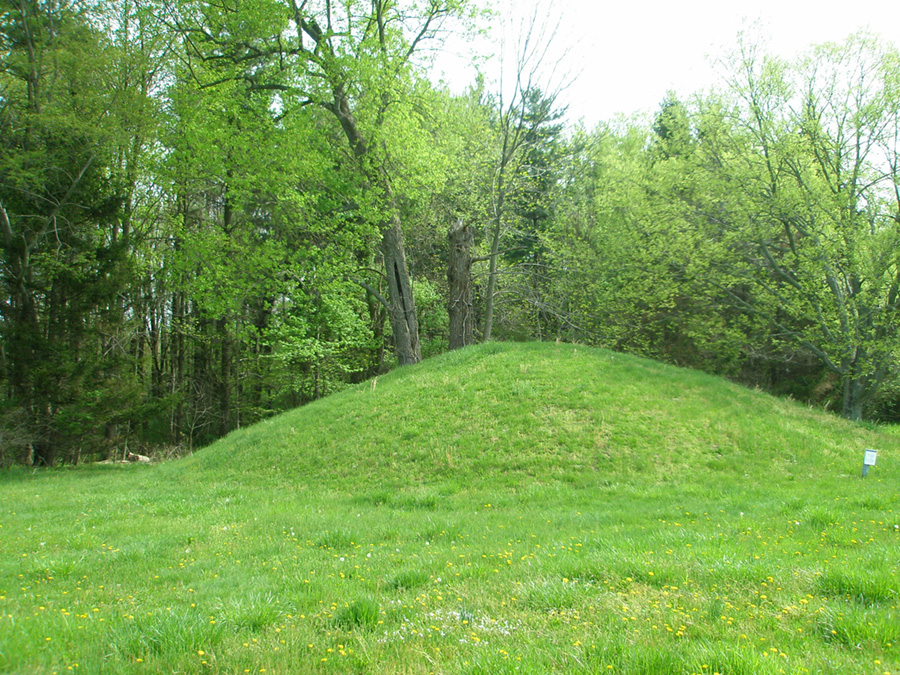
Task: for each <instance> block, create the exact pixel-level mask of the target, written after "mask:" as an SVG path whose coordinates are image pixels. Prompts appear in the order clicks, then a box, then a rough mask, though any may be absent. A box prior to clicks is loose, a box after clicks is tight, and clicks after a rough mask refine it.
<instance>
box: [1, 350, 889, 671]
mask: <svg viewBox="0 0 900 675" xmlns="http://www.w3.org/2000/svg"><path fill="white" fill-rule="evenodd" d="M898 446H900V433H898V431H897V429H896V428H884V427H882V428H878V427H874V426H871V425H858V424H851V423H849V422H846V421H843V420H840V419H838V418H836V417H834V416H833V415H829V414H827V413H822V412H820V411H816V410H813V409H810V408H808V407H805V406H800V405H797V404H795V403H792V402H789V401H783V400H779V399H775V398H772V397H770V396H767V395H765V394H763V393H761V392H757V391H750V390H747V389H744V388H741V387H739V386H737V385H734V384H731V383H728V382H725V381H724V380H721V379H719V378H715V377H711V376H708V375H705V374H702V373H698V372H695V371H686V370H680V369H677V368H673V367H669V366H665V365H661V364H659V363H656V362H653V361H647V360H642V359H638V358H634V357H629V356H624V355H620V354H614V353H611V352H607V351H603V350H596V349H589V348H585V347H581V346H573V345H557V344H525V345H500V344H490V345H484V346H480V347H476V348H469V349H465V350H462V351H460V352H455V353H451V354H447V355H444V356H441V357H437V358H434V359H430V360H428V361H426V362H424V363H422V364H420V365H418V366H414V367H409V368H404V369H401V370H399V371H396V372H394V373H391V374H389V375H386V376H381V377H379V378H378V379H377V380H374V381H371V382H367V383H365V384H363V385H359V386H357V387H354V388H352V389H350V390H347V391H345V392H342V393H340V394H337V395H335V396H332V397H329V398H328V399H324V400H322V401H319V402H317V403H315V404H313V405H310V406H307V407H305V408H302V409H299V410H296V411H292V412H290V413H287V414H284V415H281V416H279V417H276V418H273V419H271V420H269V421H267V422H264V423H262V424H259V425H256V426H254V427H251V428H248V429H244V430H241V431H238V432H236V433H234V434H231V435H230V436H229V437H227V438H225V439H223V440H222V441H220V442H218V443H216V444H214V445H212V446H210V447H209V448H206V449H203V450H200V451H198V452H196V453H195V454H194V455H193V456H192V457H189V458H185V459H182V460H178V461H173V462H169V463H166V464H160V465H153V466H93V467H80V468H77V469H60V470H52V471H37V472H35V471H33V470H30V469H29V470H25V469H17V470H11V471H6V472H3V473H0V672H4V673H22V674H31V673H35V674H37V673H40V674H44V673H47V674H50V673H59V674H64V673H72V672H74V673H83V674H85V675H93V674H95V673H109V674H114V673H115V674H118V673H269V674H270V675H271V674H273V673H279V674H281V673H284V674H294V673H361V674H362V673H385V674H386V673H410V674H419V673H422V674H424V673H448V674H449V673H454V674H455V673H460V674H470V675H474V674H484V675H488V674H494V673H501V674H502V673H647V674H662V673H684V674H688V673H699V674H704V675H705V674H712V673H723V674H725V673H728V674H731V673H736V674H748V675H749V674H757V673H760V674H768V673H773V674H774V673H790V674H800V673H841V674H853V673H858V674H877V675H883V674H891V675H900V508H898V498H900V468H898V459H900V457H898V455H900V453H898ZM867 448H871V449H876V450H878V461H877V464H876V466H875V467H874V468H872V469H871V470H870V472H869V475H868V477H866V478H862V477H861V475H860V473H861V469H862V462H863V453H864V450H865V449H867Z"/></svg>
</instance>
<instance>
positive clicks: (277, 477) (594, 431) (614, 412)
mask: <svg viewBox="0 0 900 675" xmlns="http://www.w3.org/2000/svg"><path fill="white" fill-rule="evenodd" d="M891 441H892V437H891V436H888V435H886V434H885V433H883V432H879V431H877V430H874V429H871V428H868V427H865V426H861V425H856V424H851V423H849V422H847V421H845V420H842V419H840V418H837V417H835V416H834V415H831V414H828V413H824V412H822V411H818V410H813V409H810V408H808V407H806V406H802V405H799V404H796V403H794V402H791V401H786V400H781V399H777V398H774V397H772V396H769V395H767V394H764V393H762V392H759V391H755V390H749V389H746V388H744V387H741V386H739V385H736V384H734V383H730V382H728V381H726V380H724V379H722V378H719V377H714V376H711V375H707V374H704V373H701V372H698V371H692V370H686V369H682V368H677V367H674V366H669V365H665V364H662V363H659V362H655V361H652V360H648V359H642V358H638V357H634V356H629V355H623V354H618V353H614V352H610V351H607V350H603V349H595V348H589V347H584V346H579V345H569V344H553V343H527V344H498V343H492V344H488V345H479V346H475V347H471V348H467V349H463V350H459V351H456V352H451V353H447V354H444V355H442V356H439V357H436V358H433V359H429V360H426V361H425V362H423V363H421V364H419V365H417V366H412V367H406V368H402V369H399V370H397V371H394V372H392V373H389V374H387V375H384V376H380V377H378V378H376V379H374V380H371V381H369V382H366V383H364V384H361V385H358V386H355V387H353V388H351V389H348V390H345V391H343V392H340V393H338V394H335V395H333V396H330V397H328V398H325V399H322V400H320V401H317V402H316V403H314V404H311V405H308V406H305V407H303V408H299V409H297V410H294V411H290V412H287V413H284V414H282V415H280V416H278V417H275V418H273V419H271V420H267V421H265V422H262V423H260V424H257V425H255V426H253V427H250V428H247V429H243V430H239V431H237V432H235V433H232V434H231V435H229V436H228V437H226V438H224V439H222V440H220V441H218V442H217V443H215V444H213V445H211V446H209V447H208V448H206V449H203V450H201V451H199V452H198V453H197V454H195V455H194V456H193V457H192V458H189V459H186V460H184V461H182V462H177V463H175V464H173V465H172V466H173V467H178V470H182V469H183V470H185V471H190V472H192V473H195V472H199V473H200V474H202V473H204V472H206V471H215V472H217V473H218V474H219V477H220V478H222V477H225V476H233V477H234V478H236V479H239V478H247V476H248V475H249V474H255V475H257V476H258V477H259V478H260V479H263V478H264V477H267V478H268V479H270V480H274V481H277V482H279V483H282V482H286V483H288V484H293V485H300V484H306V485H310V486H328V487H332V488H335V489H341V486H342V485H344V484H348V483H352V484H353V485H355V486H357V487H358V486H359V485H360V484H363V485H365V484H378V485H382V486H384V487H391V486H410V485H412V484H436V483H444V482H447V483H463V484H467V485H468V484H471V483H481V482H482V481H490V482H497V481H501V482H502V483H504V484H518V483H528V482H533V481H538V482H548V481H563V482H569V483H577V484H583V485H590V484H592V483H596V482H602V483H604V484H609V483H610V482H611V481H612V482H623V481H624V482H629V481H632V480H638V479H639V482H640V483H641V484H642V485H645V484H647V482H648V481H649V482H650V483H651V484H652V483H657V482H662V483H665V482H671V481H683V482H693V481H701V482H706V481H708V479H709V478H710V476H711V475H714V477H715V478H716V480H721V481H726V482H727V481H732V480H737V481H741V482H742V483H751V484H752V483H759V484H761V485H764V484H766V483H767V482H770V481H772V480H793V479H796V478H798V477H807V476H812V475H814V474H822V473H829V474H846V475H850V474H853V473H855V472H857V471H858V469H859V467H858V466H857V464H859V463H860V461H861V457H862V449H863V448H866V447H876V448H878V447H881V448H882V450H883V451H884V450H886V451H888V452H890V450H891V448H890V446H891V445H892V442H891ZM882 456H884V455H882Z"/></svg>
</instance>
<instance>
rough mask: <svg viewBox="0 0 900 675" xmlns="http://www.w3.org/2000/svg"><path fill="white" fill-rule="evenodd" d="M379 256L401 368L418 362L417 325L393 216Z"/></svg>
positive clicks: (395, 218) (407, 275)
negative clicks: (382, 266) (380, 257)
mask: <svg viewBox="0 0 900 675" xmlns="http://www.w3.org/2000/svg"><path fill="white" fill-rule="evenodd" d="M381 236H382V239H381V253H382V255H383V256H384V271H385V275H386V276H387V282H388V292H389V301H390V307H389V308H388V310H389V314H390V320H391V328H392V330H393V332H394V345H395V347H396V349H397V360H398V361H399V363H400V365H401V366H406V365H410V364H413V363H418V362H419V361H421V360H422V350H421V348H420V347H419V321H418V318H417V316H416V303H415V300H414V298H413V291H412V281H411V280H410V277H409V270H408V269H407V267H406V252H405V250H404V248H403V232H402V230H401V228H400V219H399V218H398V217H397V215H396V214H394V215H393V216H392V217H391V221H390V225H389V226H388V227H386V228H385V229H384V231H383V232H382V234H381Z"/></svg>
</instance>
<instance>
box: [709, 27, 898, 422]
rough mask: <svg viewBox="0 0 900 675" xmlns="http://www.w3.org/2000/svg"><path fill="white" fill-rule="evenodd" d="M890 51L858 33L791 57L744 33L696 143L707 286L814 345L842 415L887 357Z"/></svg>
mask: <svg viewBox="0 0 900 675" xmlns="http://www.w3.org/2000/svg"><path fill="white" fill-rule="evenodd" d="M898 59H900V57H898V54H897V52H896V51H895V50H893V49H888V48H886V47H884V46H883V45H881V44H879V43H878V42H877V41H875V40H874V39H873V38H871V37H869V36H866V35H856V36H853V37H851V38H850V39H849V40H848V41H847V42H846V43H845V44H843V45H840V46H838V45H823V46H820V47H816V48H814V49H813V50H812V52H811V53H810V54H809V56H808V57H806V58H805V59H803V60H801V61H800V62H799V63H797V64H794V65H793V66H791V65H789V64H786V63H784V62H781V61H779V60H777V59H774V58H772V57H768V56H765V55H762V54H761V53H760V50H759V49H758V48H757V47H755V46H753V45H748V44H747V43H746V42H742V43H741V45H740V47H739V50H738V52H737V53H736V54H735V55H734V58H733V59H732V60H731V61H730V62H729V64H728V67H729V71H728V72H729V80H728V84H729V89H730V93H731V94H732V95H733V97H734V98H733V104H732V107H731V108H730V112H729V113H728V117H727V121H728V126H729V128H727V129H724V128H723V129H722V133H719V134H717V135H715V136H713V135H710V136H709V137H708V138H707V139H706V141H705V142H704V143H702V144H701V151H702V153H703V154H702V155H701V157H702V164H700V165H699V167H700V168H702V169H703V171H704V173H703V177H702V179H701V180H703V181H704V182H703V183H702V184H703V185H704V187H705V195H706V196H707V198H706V199H704V201H703V203H702V204H701V205H700V208H695V209H694V210H695V212H696V213H697V214H698V215H699V214H700V213H702V214H703V217H702V218H698V219H695V221H694V222H696V223H697V224H698V225H699V226H700V227H701V228H702V230H703V232H704V233H706V236H707V237H708V238H709V239H710V240H711V241H715V242H717V247H718V251H717V252H716V253H715V254H714V255H710V256H707V260H708V261H709V262H710V263H711V264H710V265H708V266H707V267H706V269H705V272H706V274H708V279H709V281H710V283H712V284H715V286H716V287H717V288H718V289H719V291H720V292H722V293H723V294H724V295H725V297H727V298H728V299H729V300H730V302H731V303H732V304H733V305H734V306H736V307H739V308H741V309H742V310H743V311H745V312H747V313H749V314H754V315H758V316H761V317H764V318H765V320H766V321H767V322H768V323H769V324H770V325H771V326H772V327H773V329H774V330H775V331H777V333H778V334H779V335H780V336H781V339H783V340H789V341H791V342H793V343H795V344H797V345H800V346H802V347H803V348H804V349H807V350H809V351H810V352H811V353H813V354H815V355H816V357H817V358H818V359H819V360H820V361H821V363H822V364H823V365H824V366H825V367H826V368H827V369H828V370H830V371H831V372H833V373H834V374H835V375H836V376H837V377H839V378H840V382H841V388H842V397H841V398H842V400H841V412H842V414H843V415H844V416H845V417H848V418H850V419H854V420H856V419H860V418H861V417H862V416H863V415H864V413H865V411H866V409H867V406H868V405H869V404H870V402H871V401H872V400H873V397H874V396H875V395H876V394H877V392H878V391H879V389H880V387H881V386H882V385H883V384H884V382H885V381H886V380H887V378H889V377H891V376H892V375H895V371H896V366H897V347H898V345H897V339H896V336H897V334H898V328H900V325H898V318H900V314H898V309H900V253H898V251H900V249H898V246H897V243H898V241H900V218H898V213H900V193H898V191H897V189H896V186H897V184H898V182H900V174H898V172H897V169H898V162H897V157H898V150H900V148H898V145H897V143H898V139H900V98H898V95H900V80H898V78H897V72H898V71H897V67H896V66H897V64H898ZM695 207H696V205H695ZM747 291H749V292H747Z"/></svg>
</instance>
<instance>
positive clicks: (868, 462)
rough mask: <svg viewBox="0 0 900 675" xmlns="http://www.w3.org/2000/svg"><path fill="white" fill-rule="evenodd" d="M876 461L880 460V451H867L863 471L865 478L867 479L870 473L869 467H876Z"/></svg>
mask: <svg viewBox="0 0 900 675" xmlns="http://www.w3.org/2000/svg"><path fill="white" fill-rule="evenodd" d="M876 459H878V451H877V450H866V454H865V456H864V457H863V470H862V477H863V478H865V477H866V474H868V473H869V467H870V466H875V460H876Z"/></svg>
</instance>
